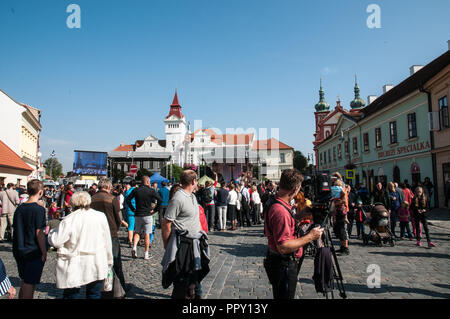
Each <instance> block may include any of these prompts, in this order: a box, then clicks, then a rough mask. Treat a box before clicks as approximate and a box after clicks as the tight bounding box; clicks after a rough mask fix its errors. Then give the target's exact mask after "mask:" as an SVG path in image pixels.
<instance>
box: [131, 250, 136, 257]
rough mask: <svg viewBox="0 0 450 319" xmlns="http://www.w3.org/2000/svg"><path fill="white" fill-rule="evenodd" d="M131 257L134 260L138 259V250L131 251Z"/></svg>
mask: <svg viewBox="0 0 450 319" xmlns="http://www.w3.org/2000/svg"><path fill="white" fill-rule="evenodd" d="M131 257H133V258H134V259H136V258H137V254H136V250H134V249H132V250H131Z"/></svg>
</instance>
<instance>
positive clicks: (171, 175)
mask: <svg viewBox="0 0 450 319" xmlns="http://www.w3.org/2000/svg"><path fill="white" fill-rule="evenodd" d="M166 171H167V176H165V175H166V174H163V176H164V177H165V178H167V179H169V180H171V181H172V180H173V179H175V181H177V182H179V181H180V176H181V174H182V173H183V171H184V169H183V168H182V167H180V166H178V165H177V164H170V165H168V166H167V167H166Z"/></svg>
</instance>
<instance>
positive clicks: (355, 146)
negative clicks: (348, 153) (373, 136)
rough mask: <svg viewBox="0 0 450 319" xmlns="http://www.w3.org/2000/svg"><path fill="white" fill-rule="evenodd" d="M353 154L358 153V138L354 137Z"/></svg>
mask: <svg viewBox="0 0 450 319" xmlns="http://www.w3.org/2000/svg"><path fill="white" fill-rule="evenodd" d="M353 154H358V138H357V137H354V138H353Z"/></svg>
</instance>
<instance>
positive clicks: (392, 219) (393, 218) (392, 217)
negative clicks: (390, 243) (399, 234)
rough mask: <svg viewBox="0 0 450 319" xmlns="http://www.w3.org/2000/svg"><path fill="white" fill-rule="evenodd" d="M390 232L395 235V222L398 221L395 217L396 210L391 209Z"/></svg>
mask: <svg viewBox="0 0 450 319" xmlns="http://www.w3.org/2000/svg"><path fill="white" fill-rule="evenodd" d="M390 217H391V232H392V235H394V236H395V237H396V235H395V227H397V220H398V216H397V209H392V210H391V216H390Z"/></svg>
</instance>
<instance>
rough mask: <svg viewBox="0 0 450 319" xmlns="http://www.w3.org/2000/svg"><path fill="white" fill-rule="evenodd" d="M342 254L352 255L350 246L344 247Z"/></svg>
mask: <svg viewBox="0 0 450 319" xmlns="http://www.w3.org/2000/svg"><path fill="white" fill-rule="evenodd" d="M342 255H350V250H349V249H348V248H344V250H343V251H342Z"/></svg>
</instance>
